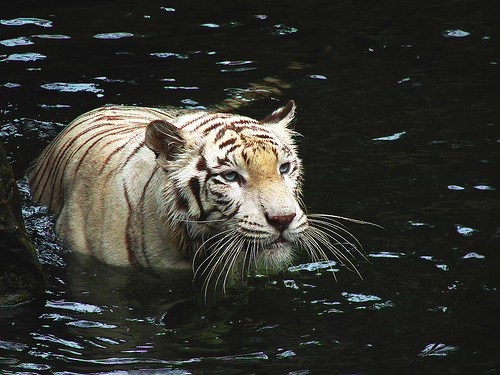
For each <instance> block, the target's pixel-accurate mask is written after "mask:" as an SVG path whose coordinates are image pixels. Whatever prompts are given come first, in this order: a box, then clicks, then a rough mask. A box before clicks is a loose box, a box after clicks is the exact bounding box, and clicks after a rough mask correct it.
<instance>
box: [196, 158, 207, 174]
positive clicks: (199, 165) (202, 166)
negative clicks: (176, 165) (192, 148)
mask: <svg viewBox="0 0 500 375" xmlns="http://www.w3.org/2000/svg"><path fill="white" fill-rule="evenodd" d="M196 169H197V170H199V171H206V170H207V159H205V157H204V156H203V155H200V158H199V159H198V161H197V162H196Z"/></svg>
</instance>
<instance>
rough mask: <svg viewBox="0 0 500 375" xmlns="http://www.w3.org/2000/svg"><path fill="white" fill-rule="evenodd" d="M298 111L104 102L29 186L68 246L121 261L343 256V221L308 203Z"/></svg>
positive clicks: (283, 260)
mask: <svg viewBox="0 0 500 375" xmlns="http://www.w3.org/2000/svg"><path fill="white" fill-rule="evenodd" d="M294 110H295V105H294V103H293V102H290V103H288V104H287V105H286V106H285V107H283V108H280V109H278V110H277V111H275V112H273V113H272V114H271V115H269V116H268V117H267V118H265V119H264V120H262V121H256V120H254V119H251V118H249V117H244V116H239V115H231V114H226V113H214V112H205V111H199V112H193V113H188V114H183V115H178V114H176V113H174V112H169V111H167V110H160V109H153V108H141V107H128V106H107V107H103V108H99V109H96V110H94V111H91V112H88V113H86V114H84V115H82V116H80V117H78V118H77V119H76V120H74V121H73V122H72V123H71V124H69V125H68V126H67V127H66V128H65V129H64V130H63V131H62V133H61V134H60V135H59V136H58V137H57V138H56V139H55V140H54V141H53V142H52V143H51V144H50V145H49V146H48V147H47V148H46V149H45V150H44V152H43V153H42V154H41V155H40V157H39V158H38V159H37V160H36V162H35V164H34V165H33V167H32V169H31V170H30V171H29V173H28V178H29V180H30V187H31V193H32V196H33V198H34V200H35V201H37V202H39V203H41V204H44V205H46V206H47V207H48V208H49V210H50V212H51V213H53V214H55V216H56V217H57V221H56V225H55V231H56V234H57V235H58V236H59V237H61V238H62V239H63V241H64V242H65V243H66V244H67V246H68V247H69V248H71V249H73V250H76V251H79V252H82V253H85V254H90V255H93V256H95V257H96V258H98V259H100V260H101V261H104V262H106V263H110V264H113V265H119V266H129V265H131V266H140V267H145V268H152V269H172V268H177V269H179V268H191V267H194V268H195V269H196V270H198V272H200V273H203V272H205V273H206V276H207V277H208V278H210V277H213V276H214V275H215V274H217V275H219V276H218V277H220V274H221V273H222V274H223V275H225V276H224V277H227V275H228V274H230V273H231V271H232V270H234V269H235V268H236V267H240V266H241V267H242V268H243V269H244V268H245V267H249V266H251V265H254V264H255V265H258V266H264V267H271V268H275V267H278V268H282V267H283V266H286V265H288V264H289V263H290V262H291V260H292V258H293V256H294V252H295V249H296V248H297V247H303V248H305V249H306V250H307V251H308V252H309V253H310V255H311V256H312V257H313V258H314V259H316V260H317V259H327V257H326V254H325V252H324V250H323V249H325V248H326V249H329V250H331V251H332V252H334V253H336V255H337V256H338V257H340V258H343V259H344V260H347V258H346V257H345V255H344V254H343V251H339V250H338V249H336V248H335V247H334V245H332V244H331V242H330V241H329V238H330V239H334V241H333V242H337V244H340V243H344V244H345V243H351V241H347V240H345V236H347V235H345V236H344V235H342V234H341V232H340V231H339V229H340V227H338V226H336V225H335V224H334V223H332V222H331V221H330V220H328V218H327V217H326V216H325V217H324V218H323V219H318V218H311V217H310V218H309V219H308V217H307V216H306V215H305V213H304V211H303V209H302V208H301V205H300V183H301V173H302V167H301V161H300V159H299V158H298V156H297V153H296V147H295V144H294V141H293V135H294V132H293V131H292V130H290V129H289V125H290V122H291V121H292V119H293V115H294ZM314 222H317V225H313V223H314ZM340 230H343V229H340ZM345 233H347V232H345ZM342 246H343V247H344V249H346V247H345V245H342ZM199 270H203V271H199ZM218 271H220V272H218Z"/></svg>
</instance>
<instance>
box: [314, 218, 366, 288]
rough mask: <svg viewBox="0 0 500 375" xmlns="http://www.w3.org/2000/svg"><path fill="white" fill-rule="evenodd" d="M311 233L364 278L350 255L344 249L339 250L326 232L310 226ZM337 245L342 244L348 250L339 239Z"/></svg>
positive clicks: (342, 262)
mask: <svg viewBox="0 0 500 375" xmlns="http://www.w3.org/2000/svg"><path fill="white" fill-rule="evenodd" d="M309 233H310V234H311V235H313V236H314V237H315V238H316V239H317V240H318V241H319V242H321V243H322V244H323V245H324V246H325V247H326V248H327V249H328V250H330V251H331V252H332V254H333V255H334V256H335V257H336V258H337V259H338V261H339V262H340V263H341V264H343V265H344V266H345V267H347V269H349V270H351V271H353V272H356V273H357V274H358V275H359V277H360V278H362V277H361V274H360V273H359V271H358V269H357V268H356V266H355V265H354V264H353V263H352V261H351V260H350V259H349V258H348V257H346V256H345V255H344V253H343V252H342V251H339V249H338V248H336V247H335V245H334V244H332V243H331V242H330V241H329V240H328V236H327V234H325V233H324V232H323V231H321V230H320V229H318V228H314V227H311V228H310V232H309ZM337 245H339V246H341V247H342V248H343V249H344V250H346V251H348V250H347V248H346V247H345V246H344V245H343V244H342V243H340V242H338V241H337Z"/></svg>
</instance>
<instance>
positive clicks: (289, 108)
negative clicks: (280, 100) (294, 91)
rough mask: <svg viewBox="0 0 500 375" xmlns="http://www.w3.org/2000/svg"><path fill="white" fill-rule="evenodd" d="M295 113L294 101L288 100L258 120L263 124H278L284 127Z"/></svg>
mask: <svg viewBox="0 0 500 375" xmlns="http://www.w3.org/2000/svg"><path fill="white" fill-rule="evenodd" d="M294 113H295V102H294V101H293V100H290V101H289V102H288V104H287V105H285V106H284V107H281V108H279V109H277V110H276V111H274V112H273V113H271V114H270V115H269V116H267V117H266V118H265V119H264V120H262V121H260V123H261V124H263V125H267V124H269V125H279V126H281V127H283V128H286V127H287V126H288V125H289V124H290V122H291V121H292V120H293V116H294Z"/></svg>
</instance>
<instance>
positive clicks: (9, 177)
mask: <svg viewBox="0 0 500 375" xmlns="http://www.w3.org/2000/svg"><path fill="white" fill-rule="evenodd" d="M0 259H1V262H0V306H6V305H15V304H19V303H23V302H27V301H30V300H32V299H34V298H36V297H38V296H40V295H41V294H42V293H43V292H44V290H45V287H46V284H47V282H46V279H45V275H44V273H43V270H42V267H41V265H40V262H39V261H38V258H37V257H36V252H35V248H34V246H33V244H32V243H31V241H30V239H29V236H28V233H27V232H26V228H25V226H24V220H23V217H22V213H21V200H20V197H19V191H18V189H17V185H16V181H15V179H14V175H13V173H12V167H11V165H10V163H9V160H8V159H7V156H6V154H5V150H4V148H3V146H2V144H1V143H0Z"/></svg>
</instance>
